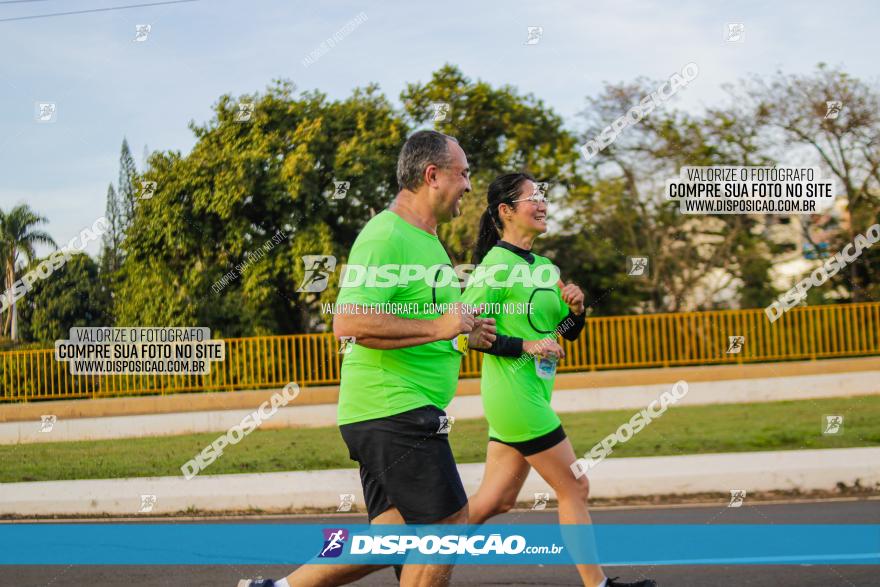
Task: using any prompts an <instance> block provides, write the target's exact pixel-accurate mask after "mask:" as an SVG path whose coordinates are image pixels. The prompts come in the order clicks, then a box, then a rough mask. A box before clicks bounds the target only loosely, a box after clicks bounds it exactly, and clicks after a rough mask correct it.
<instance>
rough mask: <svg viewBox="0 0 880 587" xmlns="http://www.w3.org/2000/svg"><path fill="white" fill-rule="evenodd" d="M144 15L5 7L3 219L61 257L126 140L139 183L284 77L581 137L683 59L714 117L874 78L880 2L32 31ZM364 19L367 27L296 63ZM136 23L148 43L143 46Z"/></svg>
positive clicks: (210, 15)
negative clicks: (415, 86) (45, 111)
mask: <svg viewBox="0 0 880 587" xmlns="http://www.w3.org/2000/svg"><path fill="white" fill-rule="evenodd" d="M151 1H155V0H13V1H8V0H6V1H4V0H0V54H2V55H3V57H2V61H0V64H2V65H0V209H3V210H8V209H10V208H11V207H13V206H15V205H17V204H21V203H26V204H28V205H30V206H31V207H32V208H33V209H34V210H35V211H37V212H38V213H39V214H42V215H43V216H45V217H47V218H48V220H49V222H48V224H46V225H45V226H44V227H43V228H44V229H45V230H47V231H48V232H49V233H50V234H51V235H52V236H53V237H54V238H55V240H56V242H58V243H59V245H60V244H63V243H67V242H68V241H69V240H70V239H71V238H73V237H74V236H76V235H78V234H79V233H80V231H82V230H83V229H84V228H86V227H88V226H91V225H92V224H93V223H94V221H95V219H97V218H99V217H100V216H102V215H103V214H104V209H105V204H106V194H107V186H108V184H109V183H110V182H113V183H114V184H115V182H116V177H117V175H118V169H119V150H120V145H121V143H122V139H123V137H125V138H127V139H128V142H129V144H130V145H131V148H132V152H133V154H134V156H135V160H136V163H137V166H138V168H139V169H140V168H142V160H143V154H144V151H145V149H149V150H150V151H152V150H179V151H182V152H183V153H187V152H188V151H189V150H190V149H191V148H192V146H193V144H194V137H193V134H192V132H191V131H190V130H189V128H188V126H187V125H188V123H189V122H190V121H195V122H197V123H199V124H201V123H203V122H205V121H206V120H208V119H210V117H211V107H212V105H213V104H214V103H216V101H217V100H218V98H219V97H220V96H221V95H223V94H232V95H233V96H238V95H242V94H247V93H253V92H259V91H263V90H265V88H266V87H267V86H269V85H270V84H271V82H272V80H274V79H278V78H285V79H289V80H291V81H293V82H294V83H295V84H296V86H297V87H298V89H299V90H311V89H319V90H321V91H323V92H325V93H326V94H328V96H329V97H330V98H331V99H344V98H345V97H347V96H348V95H349V94H350V93H351V91H352V89H353V88H356V87H362V86H365V85H367V84H369V83H371V82H375V83H378V84H379V86H380V88H381V89H382V91H383V92H384V93H385V95H386V96H388V97H389V98H390V99H391V100H392V101H393V102H394V103H395V104H399V99H398V97H399V94H400V92H401V90H402V89H403V88H404V86H405V85H406V84H407V83H413V82H426V81H428V80H429V79H430V77H431V73H432V72H433V71H435V70H436V69H438V68H439V67H441V66H442V65H443V64H445V63H452V64H455V65H457V66H458V67H459V68H460V69H461V70H462V72H463V73H464V74H465V75H466V76H468V77H470V78H472V79H483V80H485V81H487V82H489V83H491V84H492V85H494V86H502V85H511V86H514V87H516V88H517V89H518V91H519V92H521V93H523V94H527V93H532V94H534V95H535V96H537V97H539V98H541V99H542V100H544V102H545V104H546V105H547V106H549V107H550V108H552V109H553V110H555V111H556V112H557V113H558V114H560V115H561V116H562V117H563V118H564V119H565V120H566V121H567V124H568V125H569V126H570V128H572V129H577V127H578V125H577V117H576V115H577V113H578V112H579V111H580V110H582V109H583V107H584V104H585V98H586V97H587V96H591V95H592V96H594V95H597V94H598V93H599V92H600V91H601V88H602V85H603V83H604V82H620V81H628V80H632V79H634V78H636V77H638V76H647V77H649V78H653V79H661V80H665V79H668V78H669V76H670V75H671V74H672V73H674V72H677V71H680V70H681V69H682V67H683V66H684V65H685V64H687V63H690V62H694V63H696V64H697V65H698V66H699V75H698V77H697V78H696V79H695V80H694V81H693V82H691V83H690V84H689V85H688V86H687V88H686V89H684V90H682V91H681V92H680V93H679V95H678V97H677V99H676V106H677V107H681V108H687V109H695V110H698V109H701V108H703V107H705V106H711V105H719V104H722V103H723V102H724V100H725V99H726V95H725V93H724V91H723V90H722V88H721V85H722V84H724V83H736V81H737V80H738V79H741V78H743V77H745V76H747V75H750V74H761V75H767V74H772V73H773V72H775V71H777V70H782V71H784V72H786V73H799V74H806V73H809V72H810V71H812V70H813V69H814V68H815V66H816V64H817V63H819V62H825V63H828V64H829V65H832V66H840V67H842V68H843V69H845V70H846V71H847V72H848V73H850V74H851V75H854V76H856V77H858V78H861V79H862V80H863V81H866V82H869V83H876V82H877V79H878V68H877V59H876V56H877V55H878V54H880V40H878V35H877V34H876V31H875V28H876V23H877V22H878V21H880V8H878V6H880V5H878V3H876V2H871V1H864V2H856V1H847V0H840V1H837V2H834V3H830V4H829V3H827V2H818V1H804V2H742V1H740V2H736V1H728V2H721V1H707V0H702V1H693V0H685V1H679V2H648V1H635V0H612V1H593V2H564V1H553V0H551V1H543V2H511V1H509V0H508V1H506V2H503V1H495V0H492V1H485V2H474V1H470V2H462V1H460V0H445V1H444V2H419V1H415V0H410V1H397V0H393V1H384V2H379V1H375V2H373V1H370V2H365V1H360V2H356V1H336V2H323V3H319V2H300V1H290V0H287V1H284V0H250V1H248V2H239V1H234V0H198V1H194V2H184V3H175V4H164V5H158V6H146V7H139V8H129V9H114V10H106V11H100V12H88V13H83V14H72V15H66V16H52V17H46V18H27V19H24V18H22V17H31V16H35V15H43V14H51V13H59V12H73V11H85V10H97V9H102V8H114V7H122V6H127V5H132V4H145V3H150V2H151ZM358 15H362V16H361V20H363V22H361V23H360V24H359V25H357V26H356V27H354V29H353V30H352V31H351V32H350V33H349V34H347V35H346V36H344V38H342V40H341V41H339V42H338V43H336V45H335V46H334V47H333V48H332V49H330V50H329V51H327V52H326V53H324V54H322V55H321V56H320V57H319V58H318V59H317V60H316V61H314V63H312V64H309V65H306V64H304V63H303V59H304V58H305V57H307V56H308V55H310V54H311V53H312V52H313V51H315V50H317V49H318V47H319V46H320V44H321V42H322V41H324V40H326V39H327V38H328V37H331V36H333V35H334V33H336V32H337V31H339V30H340V29H341V28H342V27H343V26H345V25H346V23H347V22H349V21H351V20H353V19H355V18H357V17H358ZM12 19H15V20H12ZM364 19H365V20H364ZM729 23H742V24H743V25H744V29H743V36H742V41H741V42H729V41H728V40H727V38H726V37H727V25H728V24H729ZM143 24H148V25H150V31H149V33H148V35H147V37H146V40H144V41H140V42H138V41H135V33H136V28H137V25H143ZM530 26H531V27H535V26H539V27H542V29H543V33H542V35H541V37H540V40H539V41H538V42H537V43H535V44H527V43H526V40H527V39H528V28H529V27H530ZM40 103H54V104H55V105H56V106H55V108H56V109H55V114H54V117H53V121H51V122H40V121H38V120H37V116H36V112H37V110H38V109H39V108H38V106H37V105H38V104H40ZM621 114H623V113H621ZM608 122H609V123H610V122H611V121H610V120H609V121H608ZM87 250H88V252H90V253H92V254H96V253H97V251H98V243H97V242H93V243H91V244H90V246H89V248H88V249H87ZM43 252H45V251H43Z"/></svg>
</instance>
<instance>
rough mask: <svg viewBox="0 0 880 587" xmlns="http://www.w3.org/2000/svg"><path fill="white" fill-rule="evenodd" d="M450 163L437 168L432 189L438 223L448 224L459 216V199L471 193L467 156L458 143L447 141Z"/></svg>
mask: <svg viewBox="0 0 880 587" xmlns="http://www.w3.org/2000/svg"><path fill="white" fill-rule="evenodd" d="M446 144H447V145H448V146H449V155H450V163H449V165H448V166H446V167H440V168H437V169H436V171H435V173H434V181H433V182H432V186H431V187H432V188H433V191H434V212H435V214H436V216H437V221H438V222H449V221H450V220H452V219H453V218H455V217H456V216H461V199H462V197H464V194H465V193H467V192H469V191H471V180H470V168H469V167H468V161H467V156H466V155H465V154H464V151H463V150H462V148H461V147H459V146H458V143H456V142H453V141H447V142H446Z"/></svg>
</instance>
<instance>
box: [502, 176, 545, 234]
mask: <svg viewBox="0 0 880 587" xmlns="http://www.w3.org/2000/svg"><path fill="white" fill-rule="evenodd" d="M533 194H537V186H536V185H535V182H533V181H530V180H525V181H524V182H522V185H521V186H520V189H519V195H518V196H517V197H516V198H514V199H516V200H519V202H517V203H516V208H511V207H510V206H506V210H503V212H506V213H507V214H505V215H504V220H505V222H506V223H507V224H508V225H509V226H510V227H511V228H513V229H515V230H517V231H520V232H524V233H528V234H544V233H545V232H547V203H546V202H533V201H531V200H527V199H526V198H529V197H530V196H532V195H533ZM508 214H509V217H508Z"/></svg>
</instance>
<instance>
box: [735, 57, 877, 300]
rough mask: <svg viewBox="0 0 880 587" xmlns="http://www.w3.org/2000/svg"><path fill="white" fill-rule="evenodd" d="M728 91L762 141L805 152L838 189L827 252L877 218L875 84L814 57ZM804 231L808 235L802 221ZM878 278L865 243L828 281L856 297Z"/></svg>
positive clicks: (872, 292)
mask: <svg viewBox="0 0 880 587" xmlns="http://www.w3.org/2000/svg"><path fill="white" fill-rule="evenodd" d="M729 91H730V93H731V94H732V95H733V96H734V98H735V99H736V100H737V102H739V103H740V104H743V105H744V107H748V108H750V109H751V110H752V112H753V116H754V117H755V119H756V120H757V121H758V122H759V123H760V124H761V125H763V126H764V128H765V131H766V135H767V142H768V143H770V144H776V145H779V146H780V147H779V148H780V149H781V148H785V149H787V150H788V151H794V150H797V149H800V150H801V151H805V152H807V153H810V154H812V156H813V157H812V158H813V160H814V162H815V163H818V164H819V165H820V166H821V167H822V168H823V169H824V170H825V171H826V172H827V173H829V174H830V177H833V178H836V179H837V183H838V185H839V186H841V187H842V188H843V193H841V194H838V197H843V198H846V210H847V213H848V216H849V218H848V222H847V221H846V219H844V222H843V223H842V226H840V227H839V230H837V231H836V232H837V238H835V239H834V242H832V243H831V247H832V251H839V250H840V249H841V248H843V246H845V245H846V244H847V243H849V242H852V241H853V239H854V238H855V236H856V235H857V234H864V232H865V230H867V228H868V227H869V226H871V225H872V224H874V223H875V222H876V221H877V214H878V212H880V92H878V90H877V87H876V86H874V87H872V86H869V85H867V84H865V83H864V82H862V81H861V80H858V79H856V78H853V77H852V76H850V75H849V74H847V73H846V72H844V71H842V70H841V69H839V68H829V67H828V66H827V65H825V64H823V63H820V64H818V66H817V67H816V70H815V71H814V72H813V73H811V74H808V75H794V74H784V73H782V72H777V73H776V74H775V75H774V76H772V77H770V78H768V79H763V78H758V77H755V78H752V79H751V80H747V81H744V82H743V83H741V84H740V85H739V87H738V88H730V89H729ZM834 102H838V103H840V109H839V112H838V113H837V114H836V115H832V114H831V107H830V104H829V103H834ZM804 219H805V221H807V222H809V220H808V219H807V218H806V217H804ZM805 236H806V238H807V240H810V234H809V227H808V229H807V231H806V235H805ZM878 277H880V251H877V250H872V249H869V250H866V251H865V252H863V253H862V255H861V257H860V258H859V259H858V260H857V261H856V262H854V263H851V264H850V265H849V266H848V267H847V268H846V270H844V271H841V272H840V273H838V274H837V275H836V276H835V277H833V278H832V281H831V282H832V284H834V286H835V287H839V288H841V289H843V290H844V291H846V292H848V293H849V297H850V299H851V300H852V301H854V302H855V301H861V300H864V299H876V298H877V297H878V295H880V279H878Z"/></svg>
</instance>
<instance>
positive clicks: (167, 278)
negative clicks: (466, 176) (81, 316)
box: [116, 82, 407, 336]
mask: <svg viewBox="0 0 880 587" xmlns="http://www.w3.org/2000/svg"><path fill="white" fill-rule="evenodd" d="M239 101H241V102H253V104H254V109H253V114H252V116H251V119H250V120H249V121H246V122H239V121H237V120H236V114H237V113H238V112H239V108H238V103H239ZM190 126H191V128H192V130H193V132H194V133H195V135H196V137H197V139H198V142H197V143H196V145H195V147H194V148H193V150H192V152H191V153H190V154H189V155H188V156H182V155H181V154H180V153H174V152H166V153H154V154H153V156H152V157H151V158H150V162H149V163H150V169H149V171H148V172H147V173H146V174H145V176H144V179H147V180H152V181H155V182H156V183H157V188H156V192H155V195H154V197H153V198H151V199H149V200H142V201H140V202H139V205H138V207H137V209H136V211H135V215H134V221H133V222H132V225H131V227H130V229H129V232H128V234H127V236H126V240H125V242H124V244H123V248H124V249H125V252H126V255H127V259H126V262H125V264H124V266H123V269H122V272H121V275H122V280H121V284H120V286H119V290H118V292H117V293H118V298H117V300H116V301H117V307H118V308H119V323H120V324H121V325H140V324H163V325H183V324H189V325H194V324H198V325H200V326H209V327H211V328H212V329H214V330H216V331H219V332H222V333H223V335H224V336H243V335H255V334H268V333H288V332H302V331H305V330H308V329H313V328H316V327H318V326H320V324H321V323H322V321H321V320H320V319H316V318H315V317H316V315H317V311H316V307H317V306H316V303H317V301H319V300H321V301H325V302H326V301H332V299H333V297H331V296H335V294H334V292H333V290H332V289H331V290H328V291H327V292H324V293H323V294H322V295H321V296H315V295H312V294H310V295H308V296H306V295H305V294H300V293H297V291H296V290H297V288H298V287H299V284H300V283H301V279H302V272H303V262H302V261H301V259H300V257H301V256H302V255H306V254H326V255H335V256H337V257H339V260H340V263H341V262H343V261H344V255H345V254H347V252H348V250H349V249H350V248H351V245H352V244H353V243H354V239H355V238H356V236H357V234H358V232H359V231H360V229H361V228H362V227H363V225H364V224H365V223H366V222H367V220H369V218H370V216H371V215H372V214H373V213H375V212H378V211H380V210H382V209H384V208H385V207H386V206H387V205H388V204H389V203H390V201H391V199H392V197H393V195H394V194H395V193H396V180H395V167H396V161H397V153H398V151H399V149H400V145H401V144H402V142H403V140H404V139H405V137H406V134H407V127H406V125H405V124H404V122H403V121H402V120H401V118H400V116H399V115H398V114H397V113H395V112H394V110H393V109H392V108H391V106H390V105H389V104H388V102H387V101H386V100H385V98H384V97H382V96H381V95H380V94H379V93H378V91H377V88H376V87H375V86H370V87H367V88H363V89H358V90H356V91H355V92H354V93H353V94H352V96H351V97H349V98H348V99H346V100H343V101H332V102H331V101H329V100H328V99H327V98H326V96H324V95H323V94H320V93H317V92H310V93H303V94H301V95H300V96H298V97H295V96H294V87H293V86H292V85H291V84H289V83H287V82H277V83H276V84H275V85H274V86H273V87H271V88H269V89H268V91H267V92H266V93H265V94H262V95H254V96H244V97H242V98H241V99H240V100H234V99H233V98H232V97H231V96H223V97H222V98H221V99H220V100H219V102H218V103H217V104H216V106H215V115H214V118H213V119H212V120H211V121H209V122H208V123H207V124H205V125H202V126H197V125H195V124H191V125H190ZM334 181H348V182H350V189H349V190H348V193H347V195H346V197H345V198H343V199H338V200H336V199H331V198H330V196H331V195H332V194H333V193H334V190H335V186H334ZM275 235H283V237H282V238H281V242H280V243H279V244H277V245H276V246H274V248H272V249H271V250H269V251H265V254H264V255H262V257H261V258H260V259H259V260H258V261H256V262H254V263H249V264H248V265H247V267H246V268H242V266H243V265H244V264H245V263H246V262H247V260H248V259H249V258H252V257H253V256H254V255H255V254H256V252H257V251H259V250H260V249H261V248H263V246H264V244H265V243H266V241H268V240H270V239H272V238H273V236H275ZM224 276H228V277H229V279H228V281H229V283H228V284H226V285H225V286H224V287H217V283H218V281H219V280H220V279H221V278H222V277H224ZM328 318H329V317H328Z"/></svg>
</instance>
